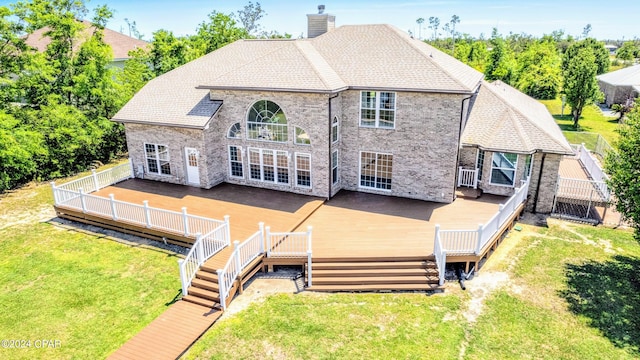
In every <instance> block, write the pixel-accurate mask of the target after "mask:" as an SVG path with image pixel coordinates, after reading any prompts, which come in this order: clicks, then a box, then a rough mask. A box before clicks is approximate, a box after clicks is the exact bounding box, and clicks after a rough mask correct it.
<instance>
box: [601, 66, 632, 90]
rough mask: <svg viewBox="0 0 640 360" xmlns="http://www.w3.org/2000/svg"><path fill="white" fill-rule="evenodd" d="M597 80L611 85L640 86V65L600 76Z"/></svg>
mask: <svg viewBox="0 0 640 360" xmlns="http://www.w3.org/2000/svg"><path fill="white" fill-rule="evenodd" d="M597 78H598V80H600V81H602V82H605V83H607V84H611V85H623V86H624V85H626V86H633V85H640V65H633V66H629V67H626V68H622V69H620V70H616V71H612V72H609V73H606V74H602V75H598V76H597Z"/></svg>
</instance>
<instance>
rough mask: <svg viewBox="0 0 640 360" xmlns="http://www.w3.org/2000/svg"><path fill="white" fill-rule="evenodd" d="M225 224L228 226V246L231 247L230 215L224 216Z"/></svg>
mask: <svg viewBox="0 0 640 360" xmlns="http://www.w3.org/2000/svg"><path fill="white" fill-rule="evenodd" d="M224 223H225V224H226V226H227V232H226V235H225V236H226V237H227V246H231V225H230V223H229V215H225V216H224Z"/></svg>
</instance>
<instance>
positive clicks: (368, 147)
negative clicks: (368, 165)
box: [340, 90, 463, 203]
mask: <svg viewBox="0 0 640 360" xmlns="http://www.w3.org/2000/svg"><path fill="white" fill-rule="evenodd" d="M341 95H342V96H341V97H342V104H343V107H342V109H343V110H342V118H341V125H342V127H341V144H340V145H341V146H340V150H341V164H340V165H341V176H342V178H341V185H342V188H343V189H348V190H355V191H363V192H373V193H380V194H384V195H393V196H401V197H407V198H415V199H421V200H428V201H435V202H445V203H449V202H452V201H453V198H454V192H455V183H454V182H455V177H456V171H457V156H458V143H459V135H460V134H459V126H460V113H461V106H462V99H463V96H462V95H451V94H425V93H406V92H399V93H396V116H395V129H374V128H365V127H360V125H359V116H360V115H359V114H360V91H355V90H353V91H345V92H343V93H342V94H341ZM361 151H371V152H380V153H389V154H392V155H393V169H392V171H393V175H392V185H391V190H390V191H384V190H376V189H368V188H362V187H360V178H359V170H360V152H361Z"/></svg>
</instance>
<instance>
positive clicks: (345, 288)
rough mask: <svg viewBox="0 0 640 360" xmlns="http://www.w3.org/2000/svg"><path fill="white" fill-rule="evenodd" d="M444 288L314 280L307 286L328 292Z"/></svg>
mask: <svg viewBox="0 0 640 360" xmlns="http://www.w3.org/2000/svg"><path fill="white" fill-rule="evenodd" d="M442 289H443V288H442V287H441V286H439V285H438V284H437V283H435V284H364V285H353V284H350V285H336V284H329V285H321V284H317V285H316V282H315V279H314V281H313V286H311V287H309V288H307V290H309V291H327V292H340V291H346V292H359V291H364V292H366V291H440V290H442Z"/></svg>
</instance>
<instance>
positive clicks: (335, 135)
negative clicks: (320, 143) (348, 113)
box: [331, 116, 340, 144]
mask: <svg viewBox="0 0 640 360" xmlns="http://www.w3.org/2000/svg"><path fill="white" fill-rule="evenodd" d="M338 140H340V120H338V117H337V116H334V117H333V121H331V143H333V144H335V143H337V142H338Z"/></svg>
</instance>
